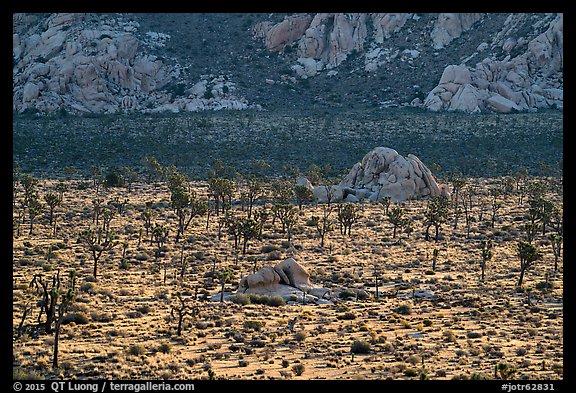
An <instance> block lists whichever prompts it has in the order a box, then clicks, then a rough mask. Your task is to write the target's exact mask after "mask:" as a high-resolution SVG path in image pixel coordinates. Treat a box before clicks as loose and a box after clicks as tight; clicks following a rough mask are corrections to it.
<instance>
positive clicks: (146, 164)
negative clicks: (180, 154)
mask: <svg viewBox="0 0 576 393" xmlns="http://www.w3.org/2000/svg"><path fill="white" fill-rule="evenodd" d="M140 162H141V164H142V166H143V169H144V174H145V175H146V183H152V181H156V180H158V179H159V178H160V177H161V176H162V165H160V163H159V162H158V160H157V159H156V158H155V157H152V156H147V157H144V158H142V159H141V160H140Z"/></svg>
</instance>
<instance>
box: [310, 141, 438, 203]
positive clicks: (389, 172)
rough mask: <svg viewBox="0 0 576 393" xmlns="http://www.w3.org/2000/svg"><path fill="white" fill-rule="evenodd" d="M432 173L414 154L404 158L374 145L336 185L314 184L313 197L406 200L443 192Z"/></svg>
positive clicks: (322, 200)
mask: <svg viewBox="0 0 576 393" xmlns="http://www.w3.org/2000/svg"><path fill="white" fill-rule="evenodd" d="M446 192H447V191H446V188H445V187H444V186H440V185H438V183H437V182H436V179H435V178H434V176H433V175H432V172H431V171H430V169H428V167H427V166H426V165H424V163H422V161H420V159H419V158H418V157H416V156H415V155H413V154H408V156H406V157H404V156H402V155H400V154H398V152H397V151H396V150H394V149H391V148H388V147H377V148H375V149H373V150H372V151H370V152H369V153H368V154H366V155H365V156H364V158H362V161H360V162H358V163H356V164H354V166H353V167H352V169H351V170H350V172H349V173H348V174H347V175H346V176H345V177H344V179H343V180H342V181H341V182H340V184H338V185H334V186H325V185H320V186H316V187H315V188H314V190H313V193H314V196H315V197H316V199H317V200H318V201H319V202H327V201H328V200H330V202H339V201H345V202H357V201H360V200H370V201H380V200H383V199H384V198H385V197H390V199H391V200H392V201H406V200H408V199H418V198H423V197H433V196H436V195H440V194H442V193H446Z"/></svg>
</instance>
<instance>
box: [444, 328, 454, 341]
mask: <svg viewBox="0 0 576 393" xmlns="http://www.w3.org/2000/svg"><path fill="white" fill-rule="evenodd" d="M442 336H443V337H444V341H447V342H456V335H455V334H454V332H453V331H452V330H446V331H445V332H444V333H442Z"/></svg>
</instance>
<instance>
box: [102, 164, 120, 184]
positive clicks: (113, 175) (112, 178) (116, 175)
mask: <svg viewBox="0 0 576 393" xmlns="http://www.w3.org/2000/svg"><path fill="white" fill-rule="evenodd" d="M104 185H105V186H106V187H123V186H124V178H123V177H122V174H121V173H120V172H119V171H118V169H115V168H112V169H110V170H109V171H108V173H107V174H106V178H105V179H104Z"/></svg>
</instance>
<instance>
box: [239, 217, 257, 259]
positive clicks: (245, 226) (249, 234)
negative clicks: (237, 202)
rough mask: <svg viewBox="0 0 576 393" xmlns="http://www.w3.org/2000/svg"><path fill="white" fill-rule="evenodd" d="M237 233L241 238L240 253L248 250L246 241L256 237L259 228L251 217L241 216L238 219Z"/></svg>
mask: <svg viewBox="0 0 576 393" xmlns="http://www.w3.org/2000/svg"><path fill="white" fill-rule="evenodd" d="M238 224H239V227H238V230H239V233H240V237H241V238H242V254H246V251H247V250H248V242H249V241H250V240H252V239H256V238H258V235H259V233H260V228H259V225H258V222H256V221H255V220H253V219H251V218H242V219H240V221H239V223H238Z"/></svg>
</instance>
